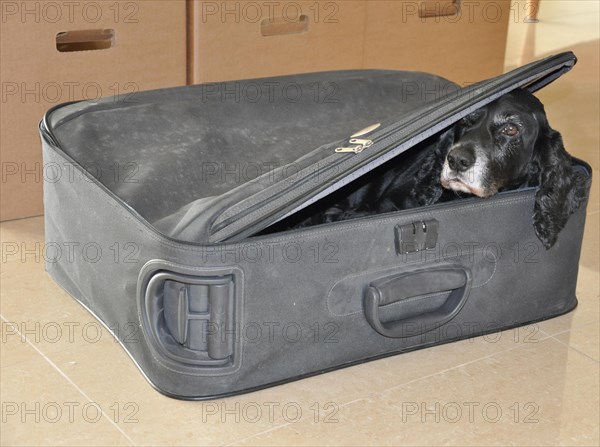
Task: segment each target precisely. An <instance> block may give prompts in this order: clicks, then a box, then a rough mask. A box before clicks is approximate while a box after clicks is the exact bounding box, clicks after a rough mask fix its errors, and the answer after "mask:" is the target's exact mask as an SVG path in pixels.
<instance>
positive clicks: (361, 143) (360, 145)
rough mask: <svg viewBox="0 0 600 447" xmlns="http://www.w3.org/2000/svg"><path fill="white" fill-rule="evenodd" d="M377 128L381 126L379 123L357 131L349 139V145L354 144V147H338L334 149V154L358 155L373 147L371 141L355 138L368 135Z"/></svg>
mask: <svg viewBox="0 0 600 447" xmlns="http://www.w3.org/2000/svg"><path fill="white" fill-rule="evenodd" d="M379 126H381V124H380V123H377V124H373V125H371V126H369V127H365V128H364V129H362V130H359V131H358V132H356V133H355V134H354V135H352V136H351V137H350V141H349V143H350V144H355V145H356V146H347V147H338V148H336V150H335V151H336V152H338V153H340V152H352V153H354V154H360V153H361V152H362V151H363V150H364V149H365V148H367V147H369V146H372V145H373V141H372V140H366V139H363V138H357V137H360V136H363V135H366V134H368V133H369V132H373V131H374V130H375V129H377V128H378V127H379Z"/></svg>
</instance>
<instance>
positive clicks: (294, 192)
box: [40, 53, 591, 399]
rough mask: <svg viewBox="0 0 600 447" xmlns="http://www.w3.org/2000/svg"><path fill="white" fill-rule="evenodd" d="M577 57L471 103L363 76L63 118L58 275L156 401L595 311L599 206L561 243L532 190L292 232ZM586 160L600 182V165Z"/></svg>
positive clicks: (406, 75) (52, 187) (391, 77)
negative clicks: (582, 276) (342, 193)
mask: <svg viewBox="0 0 600 447" xmlns="http://www.w3.org/2000/svg"><path fill="white" fill-rule="evenodd" d="M575 61H576V59H575V56H574V55H573V54H572V53H564V54H560V55H557V56H553V57H549V58H547V59H544V60H541V61H539V62H535V63H532V64H530V65H527V66H524V67H522V68H519V69H517V70H514V71H512V72H510V73H508V74H505V75H502V76H499V77H497V78H494V79H491V80H487V81H483V82H480V83H477V84H474V85H471V86H468V87H465V88H459V87H458V86H456V85H455V84H453V83H451V82H449V81H446V80H444V79H441V78H439V77H436V76H433V75H429V74H424V73H411V72H401V71H381V70H357V71H340V72H327V73H316V74H305V75H298V76H287V77H277V78H269V79H257V80H248V81H240V82H228V83H223V84H206V85H195V86H189V87H181V88H173V89H164V90H156V91H148V92H141V93H137V94H135V95H134V96H131V97H126V98H104V99H100V100H97V101H83V102H76V103H70V104H65V105H60V106H58V107H55V108H53V109H52V110H50V111H49V112H48V113H47V114H46V116H45V118H44V120H43V121H42V123H41V125H40V129H41V135H42V143H43V153H44V172H45V177H46V179H45V180H46V181H45V182H44V186H45V191H44V201H45V210H46V211H45V225H46V245H47V246H49V247H50V246H52V247H53V248H54V251H53V253H56V256H54V257H53V256H52V255H48V256H46V269H47V271H48V272H49V273H50V275H51V276H52V277H53V278H54V279H55V280H56V281H57V282H58V283H59V284H60V285H61V286H62V287H64V288H65V289H66V290H67V291H68V292H69V293H70V294H71V295H73V297H75V298H76V299H77V300H78V301H79V302H80V303H81V304H82V305H83V306H85V307H86V308H87V309H88V310H89V311H90V312H91V313H92V314H94V315H95V316H96V318H98V319H99V320H100V321H101V322H102V323H103V324H104V325H105V326H106V327H107V328H108V329H109V330H111V332H112V333H113V334H114V335H115V336H116V337H117V338H118V339H119V341H120V343H121V345H122V346H123V347H124V349H125V350H126V351H127V353H128V354H129V355H130V356H131V358H132V359H133V360H134V362H135V363H136V364H137V365H138V367H139V369H140V370H141V372H142V373H143V375H144V376H145V377H146V378H147V379H148V381H149V382H150V383H151V384H152V385H153V386H154V387H155V388H156V389H157V390H159V391H160V392H162V393H164V394H166V395H169V396H172V397H176V398H183V399H208V398H216V397H222V396H228V395H233V394H238V393H242V392H248V391H252V390H256V389H259V388H263V387H267V386H271V385H275V384H279V383H283V382H287V381H290V380H295V379H299V378H302V377H306V376H309V375H313V374H318V373H322V372H325V371H329V370H332V369H336V368H341V367H346V366H350V365H352V364H356V363H359V362H364V361H368V360H372V359H376V358H380V357H383V356H389V355H394V354H398V353H401V352H405V351H409V350H414V349H420V348H424V347H428V346H432V345H436V344H441V343H446V342H450V341H454V340H459V339H464V338H467V337H473V336H476V335H480V334H485V333H488V332H494V331H499V330H502V329H506V328H510V327H514V326H518V325H522V324H527V323H530V322H534V321H539V320H543V319H547V318H551V317H554V316H557V315H561V314H564V313H565V312H568V311H570V310H572V309H573V308H574V307H575V306H576V303H577V300H576V297H575V286H576V281H577V272H578V261H579V255H580V248H581V240H582V233H583V228H584V221H585V204H584V205H583V206H581V207H580V209H579V210H578V211H576V212H575V213H574V214H573V215H572V216H571V217H570V219H569V221H568V223H567V225H566V227H565V228H564V229H563V230H562V231H561V233H560V235H559V239H558V241H557V242H556V244H554V246H553V247H552V248H550V249H549V250H546V249H545V248H544V247H543V246H542V244H541V243H540V241H539V240H538V238H537V237H536V234H535V232H534V229H533V226H532V212H533V206H534V200H535V188H524V189H519V190H514V191H506V192H502V193H499V194H497V195H495V196H494V197H491V198H488V199H479V198H464V199H460V200H454V201H451V202H447V203H439V204H435V205H432V206H427V207H421V208H417V209H407V210H401V211H397V212H392V213H386V214H382V215H374V216H368V217H364V218H360V219H355V220H347V221H341V222H334V223H329V224H323V225H316V226H309V227H306V228H300V229H289V230H286V229H285V227H283V228H284V229H283V230H281V225H280V230H278V231H274V230H273V228H275V227H276V225H277V223H278V222H279V223H281V222H284V221H285V219H289V218H290V216H294V215H296V213H298V212H300V211H301V210H302V209H307V207H309V206H318V204H319V203H320V202H319V201H320V200H323V199H326V198H327V197H328V196H330V195H331V194H332V193H333V192H334V191H337V190H339V189H340V188H341V187H343V186H344V185H346V184H348V183H350V182H351V181H353V180H356V179H359V178H360V177H361V176H363V175H365V174H366V173H368V172H370V171H372V170H373V169H375V168H376V167H378V166H379V165H381V164H383V163H384V162H386V161H388V160H390V159H392V158H393V157H397V156H399V155H400V154H402V153H403V152H405V151H408V150H410V149H411V148H418V147H419V143H420V142H422V141H424V140H425V139H427V138H429V137H431V136H435V135H436V134H437V133H439V132H441V131H442V130H443V129H445V128H447V127H448V126H450V125H452V124H453V123H454V122H456V121H458V120H459V119H461V118H462V117H464V116H465V115H467V114H469V113H470V112H472V111H473V110H475V109H477V108H479V107H482V106H484V105H486V104H488V103H490V102H491V101H493V100H495V99H496V98H498V97H500V96H501V95H503V94H505V93H507V92H509V91H511V90H513V89H516V88H526V89H528V90H530V91H532V92H533V91H536V90H537V89H539V88H541V87H543V86H545V85H546V84H548V83H550V82H551V81H553V80H554V79H556V78H557V77H558V76H560V75H561V74H563V73H564V72H566V71H568V70H569V69H570V68H571V67H572V66H573V65H574V64H575ZM374 123H378V124H379V126H376V125H374ZM368 126H370V128H369V127H368ZM364 128H366V129H365V130H364V131H363V133H362V134H360V135H354V136H353V137H351V140H352V141H349V136H350V135H353V134H354V133H355V132H356V131H357V130H358V129H364ZM339 148H341V149H339ZM344 148H346V149H344ZM574 163H575V164H576V169H578V170H579V171H581V172H582V173H583V174H585V175H586V176H587V178H588V189H589V182H590V181H591V169H590V167H589V166H588V165H587V164H586V163H584V162H581V161H578V160H575V161H574ZM274 225H275V226H274ZM132 328H133V329H135V330H133V329H132Z"/></svg>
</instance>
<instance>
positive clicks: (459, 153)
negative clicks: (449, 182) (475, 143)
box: [448, 147, 475, 172]
mask: <svg viewBox="0 0 600 447" xmlns="http://www.w3.org/2000/svg"><path fill="white" fill-rule="evenodd" d="M474 163H475V154H473V152H472V151H470V150H468V149H465V148H463V147H457V148H456V149H452V150H451V151H450V153H449V154H448V165H449V166H450V169H452V170H454V171H457V172H463V171H466V170H467V169H469V168H470V167H471V166H473V164H474Z"/></svg>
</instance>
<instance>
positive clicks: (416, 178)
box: [293, 89, 587, 249]
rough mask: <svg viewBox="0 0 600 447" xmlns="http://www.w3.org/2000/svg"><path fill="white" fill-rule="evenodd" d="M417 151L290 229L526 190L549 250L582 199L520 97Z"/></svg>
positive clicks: (537, 114) (557, 145)
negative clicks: (530, 191) (459, 198)
mask: <svg viewBox="0 0 600 447" xmlns="http://www.w3.org/2000/svg"><path fill="white" fill-rule="evenodd" d="M420 146H421V147H418V148H414V149H415V150H410V151H408V154H406V153H405V154H403V155H402V156H400V157H399V159H398V160H392V161H390V162H388V164H386V165H383V166H381V167H379V168H377V169H376V170H374V171H373V172H372V173H371V174H370V175H368V176H366V177H365V178H361V179H360V180H358V181H357V182H353V184H351V185H348V186H347V187H345V188H343V189H342V190H340V191H338V192H337V193H336V194H335V195H334V197H333V198H332V199H330V200H332V201H331V202H329V203H330V205H329V206H326V207H325V209H323V208H322V207H321V209H320V210H319V211H316V212H315V208H313V211H312V214H309V217H304V218H302V219H303V220H301V221H299V222H296V224H295V225H293V227H294V228H297V227H304V226H308V225H315V224H319V223H326V222H334V221H339V220H345V219H350V218H355V217H361V216H366V215H372V214H381V213H386V212H391V211H397V210H403V209H407V208H413V207H418V206H427V205H432V204H434V203H438V202H442V201H448V200H455V199H456V198H457V196H461V195H463V194H468V195H474V196H478V197H482V198H487V197H491V196H493V195H494V194H496V193H498V192H500V191H505V190H511V189H518V188H523V187H529V186H532V187H537V192H536V200H535V209H534V214H533V226H534V228H535V233H536V235H537V237H538V238H539V239H540V241H541V242H542V243H543V245H544V247H546V249H549V248H550V247H552V246H553V245H554V243H555V242H556V240H557V238H558V234H559V232H560V231H561V230H562V229H563V227H564V226H565V224H566V223H567V220H568V219H569V216H570V215H571V214H572V213H573V212H574V211H575V210H577V208H578V207H579V206H580V204H581V203H582V202H583V201H584V200H585V197H586V190H587V188H586V178H585V176H584V175H583V174H582V173H580V172H579V171H578V170H576V169H574V168H573V162H572V159H571V156H570V155H569V154H568V153H567V152H566V150H565V148H564V146H563V142H562V138H561V136H560V134H559V133H558V132H556V131H555V130H553V129H552V128H551V127H550V126H549V124H548V120H547V118H546V113H545V112H544V106H543V105H542V103H541V102H540V101H539V100H538V99H537V98H536V97H535V96H533V95H532V94H531V93H529V92H527V91H526V90H521V89H518V90H514V91H512V92H510V93H508V94H506V95H504V96H502V97H500V98H499V99H497V100H496V101H494V102H492V103H490V104H489V105H487V106H485V107H482V108H481V109H478V110H476V111H475V112H473V113H471V114H469V115H467V116H466V117H465V118H463V119H462V120H460V121H459V122H458V123H457V124H456V125H454V126H452V127H451V128H449V129H447V130H446V131H445V132H443V133H442V134H440V135H439V136H437V137H436V138H434V139H433V140H432V139H430V140H427V141H425V142H423V143H421V145H420ZM309 212H310V211H309ZM306 215H307V214H305V215H304V216H306Z"/></svg>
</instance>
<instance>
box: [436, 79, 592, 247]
mask: <svg viewBox="0 0 600 447" xmlns="http://www.w3.org/2000/svg"><path fill="white" fill-rule="evenodd" d="M454 135H455V140H454V144H453V145H452V146H451V147H450V149H449V150H448V153H447V155H446V159H445V161H444V165H443V168H442V174H441V178H440V180H441V183H442V186H443V187H444V188H447V189H451V190H454V191H463V192H467V193H471V194H474V195H476V196H479V197H490V196H492V195H494V194H496V193H497V192H498V191H502V190H506V189H513V188H518V187H520V186H536V187H537V188H538V190H537V192H536V201H535V209H534V215H533V221H534V229H535V232H536V234H537V236H538V238H539V239H540V240H541V241H542V243H543V244H544V247H546V248H550V247H552V246H553V245H554V243H555V242H556V240H557V238H558V233H559V232H560V231H561V230H562V229H563V227H564V226H565V225H566V223H567V220H568V218H569V216H570V215H571V214H572V213H573V212H574V211H575V210H577V208H578V207H579V206H580V204H581V203H582V202H583V201H584V200H585V197H586V194H587V180H586V177H585V175H583V174H582V173H581V172H579V171H577V170H575V169H574V168H573V161H572V158H571V156H570V155H569V154H568V153H567V151H566V150H565V148H564V145H563V141H562V137H561V136H560V134H559V133H558V132H556V131H555V130H553V129H552V128H551V127H550V125H549V124H548V119H547V118H546V113H545V111H544V106H543V105H542V103H541V102H540V101H539V100H538V99H537V98H536V97H535V96H533V95H532V94H531V93H529V92H527V91H526V90H520V89H518V90H514V91H512V92H510V93H508V94H506V95H504V96H502V97H501V98H499V99H497V100H496V101H494V102H492V103H490V104H489V105H487V106H486V107H482V108H481V109H479V110H476V111H475V112H473V113H471V114H470V115H467V116H466V117H465V118H464V119H463V120H461V121H460V122H459V123H458V124H457V125H456V126H455V128H454Z"/></svg>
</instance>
